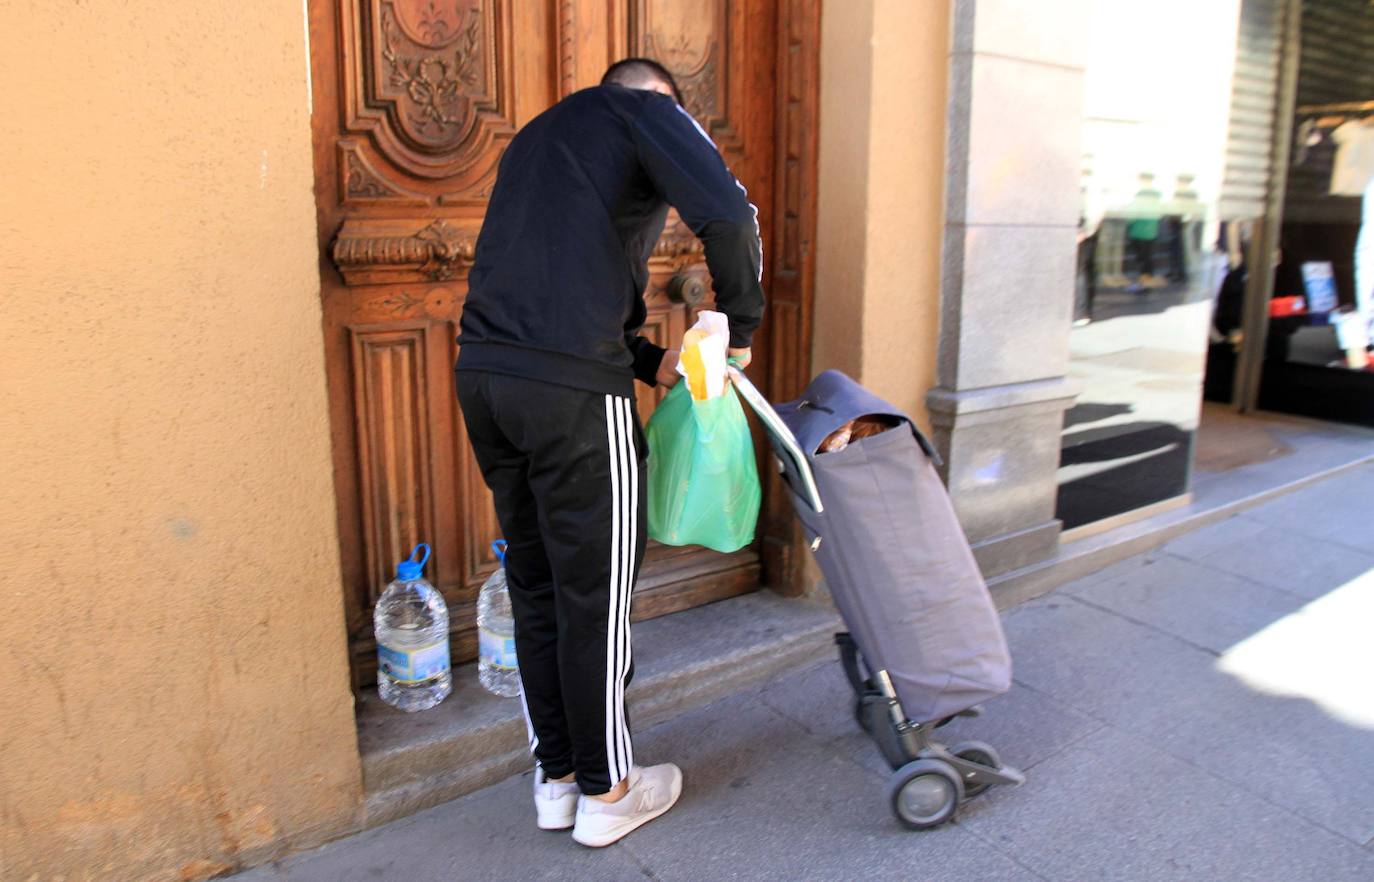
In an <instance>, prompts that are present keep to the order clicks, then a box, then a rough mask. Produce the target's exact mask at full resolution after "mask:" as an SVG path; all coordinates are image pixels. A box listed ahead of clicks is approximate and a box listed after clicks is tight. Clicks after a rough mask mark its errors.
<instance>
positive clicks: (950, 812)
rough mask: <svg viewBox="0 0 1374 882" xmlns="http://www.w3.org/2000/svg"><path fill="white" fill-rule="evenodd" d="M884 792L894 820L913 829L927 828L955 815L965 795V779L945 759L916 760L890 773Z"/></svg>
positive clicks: (938, 824) (936, 825)
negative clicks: (890, 776)
mask: <svg viewBox="0 0 1374 882" xmlns="http://www.w3.org/2000/svg"><path fill="white" fill-rule="evenodd" d="M887 795H888V801H889V802H890V803H891V805H892V813H893V814H894V815H896V816H897V820H899V821H901V822H902V823H903V824H905V825H906V826H908V827H910V828H911V829H913V830H928V829H930V828H931V827H938V826H940V825H941V824H943V823H945V822H946V821H948V820H950V819H951V818H953V817H954V813H955V812H956V811H958V810H959V803H960V801H961V800H962V799H963V798H964V782H963V781H962V780H961V779H960V778H959V773H958V772H956V771H954V768H953V767H952V766H950V764H949V763H947V762H945V761H944V760H938V759H918V760H916V761H914V762H910V763H907V764H906V765H904V766H902V767H901V768H900V769H898V770H897V771H896V772H894V773H893V774H892V778H891V780H890V781H889V782H888V785H887Z"/></svg>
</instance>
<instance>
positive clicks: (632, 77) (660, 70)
mask: <svg viewBox="0 0 1374 882" xmlns="http://www.w3.org/2000/svg"><path fill="white" fill-rule="evenodd" d="M656 82H657V83H663V84H664V85H665V86H667V87H668V88H670V89H672V90H673V97H674V98H676V99H677V103H678V104H681V103H682V92H680V91H679V90H678V87H677V80H675V79H673V75H672V74H671V73H669V72H668V68H666V67H664V66H663V65H661V64H659V63H658V62H657V61H654V60H653V59H652V58H622V59H621V60H620V61H617V62H616V63H615V64H613V65H611V66H610V67H608V68H606V72H605V73H604V74H602V76H601V85H603V86H604V85H607V84H608V83H616V84H618V85H621V86H626V87H628V88H631V89H642V88H644V87H645V86H647V85H650V84H652V83H656Z"/></svg>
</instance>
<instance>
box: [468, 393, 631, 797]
mask: <svg viewBox="0 0 1374 882" xmlns="http://www.w3.org/2000/svg"><path fill="white" fill-rule="evenodd" d="M457 385H458V400H459V403H460V404H461V405H462V408H463V421H464V422H465V423H466V425H467V431H468V439H469V440H470V441H471V442H472V449H473V452H474V453H475V454H476V457H477V464H478V466H480V468H481V469H482V477H483V478H484V479H485V480H486V483H487V486H488V487H490V488H491V492H492V496H493V498H494V500H495V503H496V517H497V519H498V520H499V521H500V524H501V530H502V531H503V532H504V533H505V539H506V541H507V542H508V543H509V548H508V550H507V552H506V577H507V580H508V582H509V585H510V595H511V605H512V608H513V610H514V613H515V652H516V656H517V657H518V658H519V661H520V678H521V681H522V682H523V684H524V694H523V696H522V701H524V702H525V716H526V721H527V722H528V724H529V727H530V742H531V744H530V746H531V749H532V750H533V752H534V756H535V758H536V759H537V760H538V761H539V764H540V766H541V767H542V768H543V769H544V772H545V773H546V774H547V775H548V776H549V777H550V778H561V777H563V776H564V775H567V774H568V773H570V772H576V773H577V783H578V784H579V785H580V786H581V788H582V791H583V792H584V793H588V794H598V793H605V792H606V791H607V790H609V789H611V788H612V787H614V786H615V785H616V783H617V782H619V781H620V780H621V779H622V778H624V777H625V776H626V775H627V774H628V773H629V770H630V763H631V762H632V758H633V754H632V752H631V749H630V725H629V720H628V719H627V718H626V716H625V688H626V686H628V685H629V683H630V678H631V676H633V673H634V665H633V664H632V662H631V660H630V596H631V592H632V591H633V589H634V584H635V577H636V576H637V575H638V573H639V565H640V562H641V561H642V560H643V558H644V543H645V529H644V511H645V501H644V458H645V455H646V448H645V445H644V442H643V438H642V434H641V431H640V428H639V419H638V416H637V414H636V412H635V405H634V400H633V399H632V398H626V397H622V396H617V395H603V394H601V393H597V392H586V391H582V390H579V389H574V388H571V387H565V386H557V385H553V384H551V383H544V382H540V381H538V380H527V379H524V378H520V377H512V376H506V375H503V374H492V373H486V372H482V371H467V370H463V371H458V372H457Z"/></svg>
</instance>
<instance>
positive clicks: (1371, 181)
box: [1258, 0, 1374, 425]
mask: <svg viewBox="0 0 1374 882" xmlns="http://www.w3.org/2000/svg"><path fill="white" fill-rule="evenodd" d="M1371 45H1374V6H1372V5H1371V4H1369V3H1366V2H1352V0H1330V2H1324V3H1313V2H1308V3H1304V4H1303V9H1302V31H1301V51H1300V53H1299V56H1298V57H1299V62H1298V69H1297V82H1296V99H1295V104H1296V107H1295V110H1294V113H1293V116H1292V119H1291V122H1292V127H1293V135H1292V141H1291V143H1292V147H1291V151H1290V155H1289V162H1288V165H1287V175H1286V178H1287V186H1286V188H1285V192H1284V202H1283V216H1282V222H1281V226H1280V238H1279V251H1278V254H1277V256H1276V257H1277V267H1276V269H1275V272H1274V283H1273V297H1272V298H1271V299H1270V301H1269V310H1268V327H1267V332H1268V340H1267V343H1266V346H1265V356H1266V357H1265V359H1264V365H1263V370H1262V373H1261V377H1260V386H1259V400H1258V404H1259V406H1260V407H1261V408H1263V409H1265V410H1275V411H1280V412H1285V413H1293V414H1300V415H1304V416H1311V417H1317V418H1320V419H1328V420H1336V421H1341V422H1351V423H1361V424H1364V425H1374V365H1371V363H1370V362H1371V356H1370V354H1369V351H1368V348H1369V343H1370V335H1371V330H1374V60H1371V58H1370V56H1369V51H1368V50H1369V47H1370V46H1371Z"/></svg>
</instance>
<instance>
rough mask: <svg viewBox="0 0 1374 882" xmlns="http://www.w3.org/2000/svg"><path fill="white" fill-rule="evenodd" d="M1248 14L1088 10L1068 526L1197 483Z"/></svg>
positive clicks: (1184, 2)
mask: <svg viewBox="0 0 1374 882" xmlns="http://www.w3.org/2000/svg"><path fill="white" fill-rule="evenodd" d="M1238 10H1239V2H1238V0H1209V2H1208V3H1202V4H1199V3H1196V2H1192V0H1158V2H1154V3H1149V4H1141V3H1138V2H1127V0H1093V2H1092V3H1091V17H1090V20H1089V23H1088V26H1089V29H1090V51H1091V55H1090V57H1089V59H1088V65H1087V77H1086V80H1087V87H1086V96H1085V100H1086V106H1085V124H1084V137H1083V164H1082V179H1081V193H1082V211H1081V214H1080V224H1079V252H1078V258H1079V261H1078V278H1077V283H1078V290H1077V297H1076V306H1075V314H1074V316H1073V328H1072V330H1071V331H1070V337H1069V339H1070V355H1071V367H1070V376H1071V378H1073V379H1074V380H1075V381H1077V382H1078V383H1079V384H1080V385H1081V390H1082V391H1081V394H1080V395H1079V397H1078V399H1077V403H1076V405H1075V406H1074V407H1073V408H1071V409H1070V410H1069V411H1068V412H1067V413H1066V415H1065V420H1064V432H1063V437H1062V444H1061V460H1060V469H1059V476H1058V477H1059V496H1058V507H1057V514H1058V517H1059V518H1060V519H1061V520H1062V521H1063V522H1064V526H1065V528H1066V529H1072V528H1074V527H1078V526H1082V525H1084V524H1088V523H1091V522H1094V521H1099V520H1102V519H1104V518H1108V517H1112V516H1114V515H1119V514H1123V513H1125V512H1128V511H1132V510H1135V509H1139V508H1142V507H1144V506H1148V505H1151V504H1153V503H1157V502H1161V501H1164V500H1167V499H1171V498H1173V497H1177V496H1179V495H1181V494H1183V493H1185V492H1187V489H1188V482H1189V473H1190V469H1191V461H1192V448H1193V439H1194V434H1195V432H1196V430H1197V426H1198V417H1199V412H1200V408H1201V400H1202V380H1203V371H1204V366H1205V363H1206V354H1207V346H1208V342H1209V325H1210V323H1211V318H1212V311H1213V299H1214V296H1215V294H1216V292H1217V291H1218V290H1219V288H1220V286H1221V284H1222V282H1223V280H1225V278H1226V276H1227V273H1228V271H1229V270H1230V269H1231V264H1232V262H1233V260H1234V258H1233V257H1228V250H1229V251H1231V252H1232V253H1234V241H1230V242H1228V240H1234V239H1235V235H1234V231H1233V230H1228V229H1227V226H1226V225H1223V224H1222V223H1220V221H1219V215H1218V203H1219V199H1220V197H1221V190H1222V181H1223V172H1224V165H1225V158H1226V144H1227V128H1228V119H1229V112H1230V105H1231V85H1232V70H1233V65H1234V58H1235V53H1234V50H1233V48H1229V49H1228V47H1234V46H1235V45H1236V28H1237V16H1238ZM1228 233H1231V235H1229V236H1228ZM1228 244H1230V245H1231V247H1230V248H1229V249H1228Z"/></svg>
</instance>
